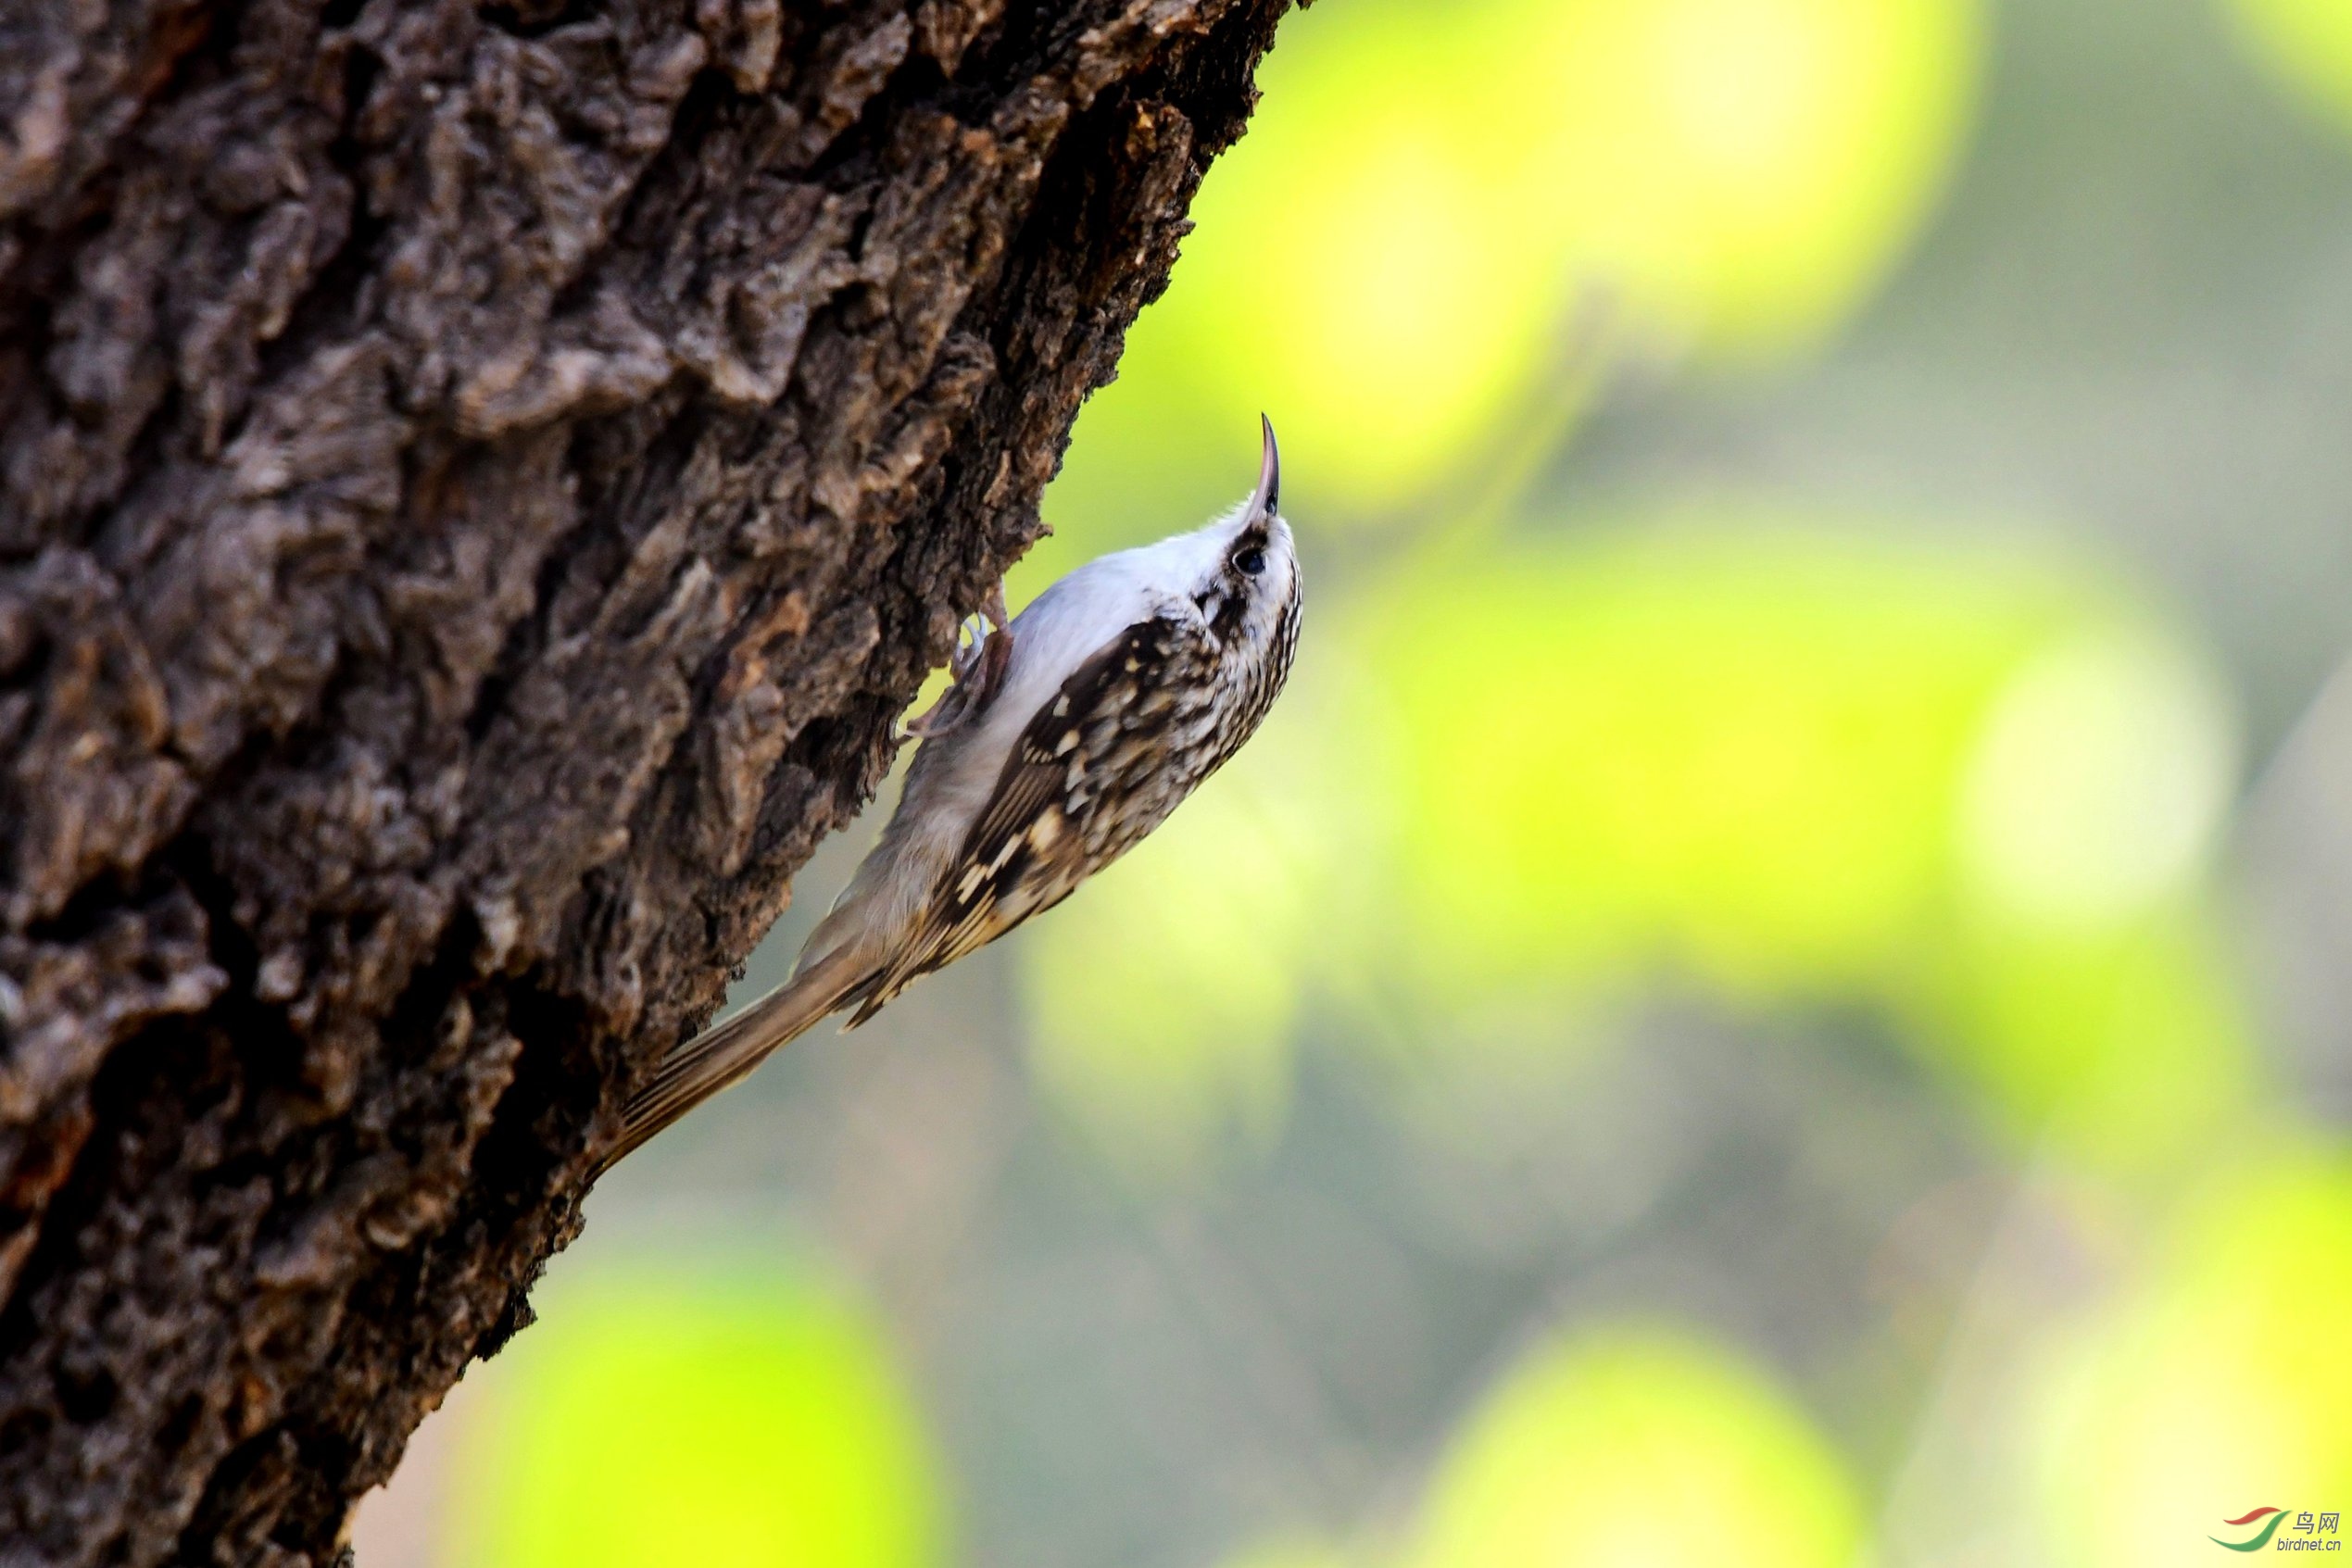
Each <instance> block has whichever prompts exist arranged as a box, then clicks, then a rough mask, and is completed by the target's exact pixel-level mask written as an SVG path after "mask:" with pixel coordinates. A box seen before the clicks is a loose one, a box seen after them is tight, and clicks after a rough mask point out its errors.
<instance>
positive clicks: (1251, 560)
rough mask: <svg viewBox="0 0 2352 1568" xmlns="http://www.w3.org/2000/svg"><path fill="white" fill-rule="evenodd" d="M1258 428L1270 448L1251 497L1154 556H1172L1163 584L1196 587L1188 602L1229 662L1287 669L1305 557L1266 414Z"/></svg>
mask: <svg viewBox="0 0 2352 1568" xmlns="http://www.w3.org/2000/svg"><path fill="white" fill-rule="evenodd" d="M1259 424H1260V426H1261V427H1262V428H1263V430H1264V436H1265V445H1264V451H1263V455H1262V457H1261V458H1260V460H1259V464H1258V487H1257V488H1256V489H1255V490H1253V491H1251V494H1250V498H1249V499H1248V500H1246V501H1244V502H1242V503H1241V505H1239V507H1237V508H1234V509H1233V510H1232V511H1229V512H1227V513H1226V515H1225V516H1223V517H1221V518H1219V519H1217V520H1216V521H1214V522H1212V523H1210V524H1208V525H1207V526H1206V527H1204V528H1198V529H1195V530H1193V531H1192V532H1191V533H1179V534H1177V535H1176V537H1175V538H1173V539H1168V540H1163V542H1162V543H1160V544H1159V545H1157V546H1152V550H1153V553H1155V554H1157V553H1160V552H1165V556H1164V558H1163V563H1162V565H1163V571H1166V572H1167V576H1166V577H1164V578H1163V581H1173V582H1179V583H1187V584H1189V586H1188V588H1187V596H1188V597H1189V598H1190V599H1191V600H1192V602H1193V603H1194V604H1195V605H1196V606H1198V607H1199V608H1200V611H1201V620H1203V621H1206V622H1207V623H1208V625H1209V628H1210V630H1211V631H1212V632H1214V633H1215V634H1216V638H1217V641H1218V643H1219V644H1220V645H1221V646H1223V647H1224V649H1225V650H1226V659H1227V660H1228V661H1234V660H1239V661H1247V662H1258V661H1264V662H1267V663H1270V664H1274V665H1277V666H1278V667H1279V668H1280V669H1281V670H1285V671H1287V670H1288V668H1289V662H1290V653H1291V649H1292V646H1293V645H1294V644H1295V642H1296V639H1297V637H1298V633H1299V557H1298V552H1297V550H1296V549H1295V548H1294V547H1293V546H1292V544H1291V540H1290V525H1289V523H1288V522H1286V521H1283V517H1282V454H1281V452H1280V450H1279V449H1278V448H1277V446H1276V445H1275V441H1274V423H1273V421H1272V420H1267V419H1266V418H1265V417H1264V415H1260V416H1259ZM1278 678H1279V677H1278V676H1277V679H1278Z"/></svg>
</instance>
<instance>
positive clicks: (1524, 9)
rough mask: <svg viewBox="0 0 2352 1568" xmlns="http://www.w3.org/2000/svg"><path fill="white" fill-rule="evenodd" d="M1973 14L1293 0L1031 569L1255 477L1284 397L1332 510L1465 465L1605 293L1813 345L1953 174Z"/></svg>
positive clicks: (1712, 346)
mask: <svg viewBox="0 0 2352 1568" xmlns="http://www.w3.org/2000/svg"><path fill="white" fill-rule="evenodd" d="M1977 32H1978V22H1977V17H1976V7H1975V6H1974V4H1973V0H1645V3H1644V4H1641V5H1626V4H1622V3H1620V0H1566V3H1563V0H1444V3H1443V4H1440V3H1439V0H1351V4H1349V5H1348V6H1330V7H1326V8H1321V9H1315V10H1310V11H1307V12H1304V13H1302V14H1300V15H1298V16H1296V17H1294V18H1292V19H1290V20H1289V22H1288V23H1286V24H1285V26H1284V28H1283V31H1282V36H1281V41H1280V43H1279V44H1278V46H1277V48H1276V50H1275V51H1274V53H1273V55H1272V56H1270V57H1269V58H1268V59H1267V61H1266V63H1265V66H1264V69H1263V71H1262V73H1261V78H1260V80H1261V82H1262V85H1263V86H1264V91H1265V94H1266V96H1265V100H1264V104H1263V105H1262V106H1261V107H1260V108H1259V110H1258V113H1257V115H1256V117H1255V118H1254V119H1253V121H1252V123H1251V130H1250V133H1249V135H1248V136H1246V137H1245V138H1243V140H1242V141H1241V143H1240V144H1239V145H1238V146H1236V147H1235V148H1234V149H1233V150H1232V151H1231V152H1230V153H1228V154H1227V155H1226V157H1223V158H1221V159H1219V160H1218V162H1217V164H1216V166H1215V168H1214V170H1213V171H1212V172H1211V174H1210V176H1209V178H1208V180H1207V182H1205V183H1204V185H1203V186H1202V189H1201V197H1200V200H1199V201H1198V202H1197V203H1196V205H1195V208H1194V217H1195V219H1196V220H1197V222H1198V225H1199V227H1198V228H1197V229H1196V230H1195V232H1193V233H1192V234H1191V236H1190V237H1189V238H1188V239H1187V241H1186V242H1185V249H1184V256H1183V259H1182V261H1181V262H1180V263H1179V265H1178V267H1177V269H1176V276H1175V278H1174V281H1173V282H1171V284H1170V287H1169V291H1168V294H1167V295H1166V297H1165V298H1164V299H1163V300H1162V301H1161V302H1160V303H1159V304H1158V305H1156V306H1154V307H1152V308H1151V310H1149V311H1147V312H1145V314H1144V316H1143V318H1142V319H1141V320H1139V321H1138V322H1137V324H1136V327H1135V329H1134V331H1133V332H1131V333H1130V334H1129V339H1128V345H1127V349H1126V355H1125V357H1124V358H1123V359H1122V361H1121V370H1120V379H1119V381H1118V382H1117V383H1115V384H1114V385H1113V386H1112V387H1111V388H1109V389H1108V390H1106V391H1104V392H1103V393H1101V394H1100V395H1097V396H1096V397H1095V398H1094V399H1093V401H1092V402H1090V403H1089V404H1088V407H1087V409H1086V412H1085V414H1084V416H1083V417H1082V419H1081V420H1080V421H1079V424H1078V428H1077V432H1076V433H1075V437H1074V439H1073V442H1072V445H1071V450H1070V455H1069V458H1068V466H1067V468H1066V469H1065V470H1064V472H1063V476H1062V478H1061V480H1060V481H1059V482H1058V483H1056V485H1055V486H1054V488H1053V490H1052V492H1051V493H1050V495H1049V497H1048V501H1047V513H1048V516H1049V518H1050V519H1052V520H1053V521H1056V522H1057V524H1062V525H1066V526H1067V527H1068V528H1069V529H1070V532H1071V534H1072V537H1073V541H1074V542H1073V543H1072V544H1070V545H1067V546H1058V545H1052V544H1049V545H1048V546H1044V547H1041V548H1040V549H1039V550H1038V551H1036V552H1033V555H1032V558H1031V560H1030V561H1029V562H1028V563H1027V564H1026V565H1025V568H1024V571H1023V572H1022V573H1021V578H1022V581H1024V582H1025V583H1043V582H1046V581H1050V578H1051V577H1052V576H1054V575H1057V574H1059V572H1061V571H1064V570H1067V568H1068V567H1069V566H1071V565H1072V564H1075V556H1074V555H1073V554H1072V553H1071V552H1072V551H1074V550H1083V551H1085V552H1087V553H1091V552H1093V551H1095V550H1099V549H1100V548H1101V546H1102V545H1103V543H1104V542H1105V541H1106V539H1125V540H1134V539H1140V538H1144V537H1149V536H1151V534H1152V533H1155V532H1160V531H1164V530H1163V519H1165V518H1168V517H1188V516H1190V515H1193V514H1205V513H1207V512H1208V511H1210V510H1212V509H1213V508H1215V507H1217V506H1219V505H1222V504H1224V503H1226V502H1227V501H1230V500H1232V499H1233V498H1235V497H1236V496H1238V495H1240V494H1241V493H1242V491H1243V490H1246V488H1247V483H1246V481H1247V478H1248V474H1249V472H1250V468H1251V465H1250V462H1249V458H1250V457H1251V444H1253V442H1254V431H1255V428H1256V419H1255V416H1256V414H1257V412H1258V410H1259V409H1261V408H1264V409H1268V410H1271V411H1272V412H1273V413H1274V415H1275V419H1276V424H1277V428H1278V429H1279V430H1280V431H1281V433H1282V435H1283V439H1284V442H1285V450H1286V452H1287V453H1288V455H1289V473H1290V475H1291V476H1292V477H1291V479H1290V480H1289V483H1288V484H1287V485H1286V489H1285V494H1286V495H1288V496H1289V499H1290V507H1289V509H1290V511H1291V512H1292V514H1293V515H1294V516H1295V517H1296V518H1297V519H1299V520H1301V521H1302V523H1303V525H1304V526H1306V527H1308V528H1309V529H1311V530H1323V529H1327V528H1329V527H1332V526H1334V525H1337V524H1341V523H1345V522H1348V521H1353V520H1356V519H1360V518H1363V517H1365V516H1369V515H1375V514H1386V513H1393V512H1395V511H1396V510H1397V509H1398V508H1402V507H1406V506H1409V505H1411V504H1413V503H1415V502H1416V501H1421V500H1424V499H1426V498H1428V496H1429V495H1431V494H1432V493H1433V492H1434V491H1436V490H1437V489H1438V488H1439V487H1440V485H1443V484H1446V483H1449V482H1451V483H1452V484H1453V486H1454V487H1455V488H1457V489H1458V488H1459V487H1460V486H1461V484H1462V483H1464V482H1465V480H1466V479H1468V478H1469V474H1468V472H1467V470H1468V469H1469V467H1470V465H1472V464H1474V463H1476V462H1477V461H1478V459H1479V458H1481V457H1485V456H1490V455H1491V452H1492V449H1493V446H1494V444H1495V442H1496V441H1497V440H1498V438H1499V437H1500V436H1502V435H1503V433H1505V432H1507V430H1508V429H1509V427H1510V426H1511V424H1512V423H1513V422H1514V421H1515V420H1518V419H1521V418H1522V417H1523V410H1524V407H1525V404H1526V402H1527V399H1528V396H1529V395H1530V394H1531V393H1533V392H1534V391H1535V390H1536V389H1537V388H1538V387H1539V385H1541V384H1543V383H1547V382H1550V381H1552V380H1553V379H1555V378H1556V377H1557V376H1558V375H1559V374H1560V373H1561V370H1560V365H1561V360H1562V357H1563V351H1564V348H1565V346H1566V341H1567V339H1568V336H1569V334H1570V333H1571V332H1572V331H1573V330H1574V328H1575V326H1576V321H1575V320H1574V318H1575V317H1576V316H1577V315H1578V312H1579V311H1583V312H1586V313H1591V312H1596V311H1597V312H1601V313H1604V314H1606V315H1607V316H1609V317H1610V318H1611V319H1612V320H1616V321H1617V322H1618V324H1620V325H1622V326H1623V327H1624V328H1625V329H1626V330H1627V331H1629V332H1633V333H1635V334H1636V335H1638V336H1639V337H1641V339H1643V340H1645V341H1649V340H1663V341H1666V342H1670V343H1676V344H1682V343H1687V344H1690V345H1692V346H1693V347H1695V348H1696V349H1697V350H1699V351H1700V352H1701V353H1703V354H1704V355H1707V356H1709V357H1714V358H1727V359H1732V360H1741V361H1752V360H1755V359H1758V358H1772V357H1779V356H1784V355H1786V354H1789V353H1791V352H1792V351H1795V350H1798V349H1801V348H1803V347H1805V346H1806V345H1810V344H1812V343H1815V342H1817V341H1818V340H1819V339H1820V337H1821V336H1822V335H1823V334H1824V333H1825V332H1827V331H1828V330H1829V329H1830V327H1831V326H1833V325H1834V324H1835V323H1836V322H1838V321H1839V320H1842V319H1843V318H1844V317H1845V316H1846V315H1847V314H1849V313H1850V312H1851V311H1852V310H1853V309H1854V307H1855V305H1856V303H1857V302H1858V301H1859V300H1861V299H1862V298H1863V297H1865V296H1866V295H1867V294H1868V291H1869V289H1870V288H1871V287H1872V286H1873V285H1874V284H1875V283H1876V282H1878V281H1879V280H1880V278H1881V277H1882V276H1884V274H1885V273H1886V271H1887V270H1888V268H1889V267H1890V265H1891V264H1892V262H1893V259H1894V257H1896V256H1897V255H1898V254H1899V253H1900V251H1901V249H1902V246H1903V245H1904V243H1905V240H1906V239H1907V238H1908V237H1909V236H1910V235H1911V234H1912V233H1913V232H1915V231H1916V230H1917V228H1918V224H1919V222H1920V220H1921V218H1922V216H1923V215H1924V214H1925V213H1926V212H1927V211H1928V209H1929V208H1930V207H1931V203H1932V201H1933V199H1934V197H1935V196H1936V194H1938V192H1939V191H1940V190H1941V188H1942V186H1943V182H1944V180H1945V178H1946V175H1947V173H1948V171H1949V169H1950V168H1951V166H1952V163H1953V161H1954V157H1955V155H1956V151H1957V149H1958V146H1959V144H1960V141H1961V137H1962V133H1963V132H1964V130H1965V129H1966V126H1967V124H1968V118H1969V112H1970V110H1969V105H1970V103H1971V102H1972V97H1973V89H1974V81H1975V76H1976V70H1977V63H1976V62H1977V54H1978V47H1979V45H1978V39H1977ZM1553 395H1554V396H1559V395H1568V396H1574V395H1576V394H1575V387H1574V385H1573V384H1572V385H1571V386H1570V387H1569V388H1568V389H1567V390H1566V392H1565V393H1562V392H1559V391H1557V390H1555V392H1554V394H1553ZM1245 437H1248V438H1249V442H1248V443H1245V441H1244V438H1245ZM1212 453H1223V454H1226V455H1227V457H1228V458H1229V462H1214V461H1204V460H1203V459H1204V458H1207V457H1208V456H1209V455H1210V454H1212ZM1228 475H1230V476H1231V478H1230V482H1228V479H1227V476H1228ZM1228 492H1230V493H1229V494H1228ZM1139 502H1144V503H1148V505H1149V506H1150V508H1151V511H1150V513H1149V515H1146V514H1144V513H1142V512H1140V511H1139V510H1138V503H1139Z"/></svg>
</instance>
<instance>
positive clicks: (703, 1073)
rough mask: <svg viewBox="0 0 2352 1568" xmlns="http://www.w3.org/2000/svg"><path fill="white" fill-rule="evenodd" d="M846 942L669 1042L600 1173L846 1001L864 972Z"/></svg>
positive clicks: (624, 1118) (631, 1103) (626, 1114)
mask: <svg viewBox="0 0 2352 1568" xmlns="http://www.w3.org/2000/svg"><path fill="white" fill-rule="evenodd" d="M863 978H864V976H863V974H862V965H861V964H859V963H858V961H857V955H856V954H855V953H853V952H852V951H850V950H849V948H848V947H842V948H836V950H835V951H833V952H831V953H828V954H826V955H825V956H824V958H822V959H819V960H817V961H816V962H815V963H813V964H811V965H810V966H809V967H808V968H807V969H805V970H803V971H801V972H799V973H798V974H796V975H794V976H793V977H792V978H791V979H789V980H787V981H786V982H785V983H784V984H783V985H779V986H777V987H776V988H775V989H774V990H773V991H771V992H769V993H768V994H767V995H766V996H764V997H761V998H760V999H759V1000H758V1001H756V1002H753V1003H752V1004H751V1005H750V1006H749V1007H748V1008H745V1009H744V1010H742V1011H741V1012H739V1013H736V1015H735V1016H734V1017H733V1018H730V1019H728V1020H726V1021H725V1022H722V1023H717V1024H713V1025H712V1026H711V1027H710V1028H708V1029H705V1030H704V1031H703V1032H702V1033H701V1034H699V1035H696V1036H695V1037H694V1038H693V1039H691V1040H687V1041H685V1043H684V1044H682V1045H679V1046H677V1047H674V1048H673V1049H672V1050H671V1052H670V1054H669V1055H667V1056H665V1057H663V1058H662V1059H661V1062H660V1065H659V1066H657V1067H656V1068H655V1069H654V1070H653V1078H652V1081H651V1082H649V1083H648V1084H647V1085H645V1087H643V1088H641V1089H639V1090H638V1091H637V1093H636V1095H635V1097H634V1098H631V1100H630V1101H629V1105H628V1109H627V1110H625V1111H624V1112H623V1116H622V1123H621V1135H620V1137H619V1138H617V1139H615V1140H614V1142H613V1145H612V1147H611V1148H610V1149H608V1150H606V1151H605V1154H604V1158H603V1161H602V1162H601V1163H600V1164H598V1165H597V1174H598V1175H602V1174H603V1173H605V1172H607V1171H610V1170H611V1169H612V1168H613V1167H614V1166H615V1165H617V1164H619V1163H620V1162H621V1161H622V1160H624V1159H626V1158H627V1157H628V1156H629V1155H631V1154H633V1153H635V1151H636V1149H637V1148H638V1146H639V1145H641V1144H643V1143H644V1142H645V1141H646V1140H647V1139H648V1138H649V1137H651V1136H653V1135H655V1134H656V1133H659V1132H660V1131H661V1130H662V1129H663V1128H665V1127H667V1126H669V1125H670V1124H671V1123H673V1122H675V1121H677V1120H678V1118H680V1117H681V1116H684V1115H685V1113H686V1112H687V1111H689V1110H693V1109H694V1108H695V1107H696V1106H698V1105H700V1104H701V1103H702V1102H703V1101H704V1100H706V1099H709V1098H711V1096H712V1095H715V1094H717V1093H718V1092H719V1091H720V1090H721V1089H724V1088H727V1087H730V1086H731V1085H735V1084H736V1083H738V1082H740V1081H741V1080H742V1079H743V1077H744V1076H745V1075H746V1074H747V1073H749V1072H750V1071H751V1070H752V1069H753V1068H755V1067H757V1066H759V1065H760V1063H761V1062H762V1061H765V1060H767V1059H768V1056H769V1054H770V1053H771V1052H773V1051H774V1050H776V1049H777V1048H778V1047H782V1046H786V1045H788V1044H790V1043H791V1042H792V1041H794V1040H796V1039H798V1038H799V1037H800V1036H801V1035H805V1034H807V1033H808V1032H809V1030H810V1029H811V1027H813V1026H814V1025H815V1024H816V1023H817V1022H818V1021H819V1020H821V1019H823V1018H824V1017H825V1016H826V1015H827V1014H829V1013H831V1012H833V1011H834V1010H836V1009H837V1008H839V1007H841V1006H843V1005H844V1004H845V1003H847V1002H848V1001H849V998H850V994H851V993H852V992H854V991H855V990H856V989H857V987H858V983H859V981H861V980H862V979H863Z"/></svg>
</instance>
